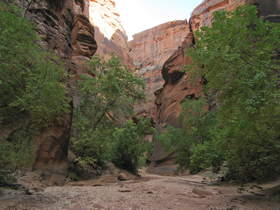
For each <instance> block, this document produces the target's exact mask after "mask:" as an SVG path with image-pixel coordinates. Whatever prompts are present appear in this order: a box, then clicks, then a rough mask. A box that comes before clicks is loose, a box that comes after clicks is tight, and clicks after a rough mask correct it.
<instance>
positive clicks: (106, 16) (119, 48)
mask: <svg viewBox="0 0 280 210" xmlns="http://www.w3.org/2000/svg"><path fill="white" fill-rule="evenodd" d="M88 1H89V19H90V23H91V24H92V25H93V26H94V29H95V39H96V41H97V44H98V49H97V52H96V54H98V55H100V56H101V57H104V58H108V57H109V56H110V55H111V54H112V53H113V54H115V55H117V56H118V57H120V58H121V59H122V60H123V62H124V64H127V65H130V64H131V59H130V57H129V55H128V43H127V35H126V32H125V30H124V29H123V26H122V24H121V22H120V15H119V13H118V11H117V10H116V7H115V6H116V3H115V1H113V0H88Z"/></svg>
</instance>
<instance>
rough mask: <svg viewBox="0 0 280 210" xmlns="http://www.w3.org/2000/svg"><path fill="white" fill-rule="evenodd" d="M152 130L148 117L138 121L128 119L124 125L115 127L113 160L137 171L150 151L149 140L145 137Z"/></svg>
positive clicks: (120, 165)
mask: <svg viewBox="0 0 280 210" xmlns="http://www.w3.org/2000/svg"><path fill="white" fill-rule="evenodd" d="M151 132H152V129H151V124H150V122H149V121H148V120H147V119H141V120H139V121H138V122H137V123H135V122H133V121H132V120H128V121H126V122H125V123H124V124H123V125H122V127H120V128H115V131H114V133H113V136H112V137H113V143H114V147H113V162H114V163H115V164H116V165H117V166H119V167H120V168H123V169H127V170H129V171H132V172H135V173H136V172H137V168H138V167H139V166H141V163H142V164H143V162H144V161H145V157H146V155H147V152H148V151H149V146H150V145H149V142H147V141H146V140H145V139H144V137H145V134H149V133H151Z"/></svg>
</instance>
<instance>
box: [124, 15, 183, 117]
mask: <svg viewBox="0 0 280 210" xmlns="http://www.w3.org/2000/svg"><path fill="white" fill-rule="evenodd" d="M188 33H189V25H188V23H187V21H185V20H181V21H172V22H168V23H164V24H162V25H159V26H157V27H154V28H152V29H149V30H146V31H143V32H141V33H138V34H135V35H134V36H133V40H132V41H130V42H129V48H130V53H129V55H130V56H131V58H132V59H133V64H134V65H135V66H136V67H137V68H138V69H139V73H140V75H141V76H142V77H144V79H145V81H146V85H147V88H146V95H147V102H146V103H145V104H141V105H140V106H139V107H138V108H137V112H139V113H142V112H148V115H149V116H154V115H155V106H154V101H155V96H154V92H155V91H156V90H158V89H160V88H161V87H162V85H163V84H164V80H163V78H162V75H161V69H162V67H163V64H164V62H165V61H166V60H167V59H168V58H169V57H170V56H171V55H172V54H173V53H174V52H175V51H176V50H177V49H178V47H180V46H181V44H182V42H183V41H184V39H185V38H186V36H187V35H188Z"/></svg>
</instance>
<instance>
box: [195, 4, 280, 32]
mask: <svg viewBox="0 0 280 210" xmlns="http://www.w3.org/2000/svg"><path fill="white" fill-rule="evenodd" d="M244 4H251V5H256V6H257V7H258V9H259V12H260V15H261V16H263V17H264V18H266V19H267V20H269V21H274V22H279V19H280V18H279V13H280V1H279V0H204V1H203V2H202V3H201V4H200V5H199V6H198V7H196V8H195V9H194V11H193V13H192V17H191V26H192V30H193V31H196V30H198V29H199V28H200V27H202V26H210V25H211V21H212V17H213V13H214V12H216V11H218V10H227V11H232V10H234V9H235V8H236V7H238V6H240V5H244Z"/></svg>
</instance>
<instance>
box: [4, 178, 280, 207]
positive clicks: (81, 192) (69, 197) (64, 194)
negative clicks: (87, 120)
mask: <svg viewBox="0 0 280 210" xmlns="http://www.w3.org/2000/svg"><path fill="white" fill-rule="evenodd" d="M210 181H211V180H210V179H209V178H207V177H205V176H202V175H187V176H159V175H151V174H147V173H143V174H142V176H141V178H137V179H131V180H127V181H119V182H115V183H111V182H110V181H106V179H103V181H100V180H99V181H98V180H91V181H85V182H74V183H68V184H67V185H66V186H62V187H47V188H45V189H43V190H41V191H40V190H39V191H38V192H35V191H34V192H32V193H28V194H30V195H28V194H26V193H23V192H17V193H15V191H12V190H7V189H2V193H1V195H0V209H1V210H2V209H3V210H4V209H5V210H16V209H17V210H19V209H20V210H23V209H24V210H31V209H34V210H35V209H36V210H37V209H38V210H39V209H40V210H41V209H42V210H43V209H45V210H62V209H65V210H95V209H96V210H101V209H104V210H105V209H106V210H107V209H108V210H165V209H166V210H167V209H172V210H237V209H238V210H239V209H242V210H243V209H244V210H280V201H279V200H280V199H279V197H280V187H279V186H280V181H277V182H271V183H266V184H262V185H256V184H253V183H251V184H247V185H246V186H240V185H229V184H213V183H211V182H210Z"/></svg>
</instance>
